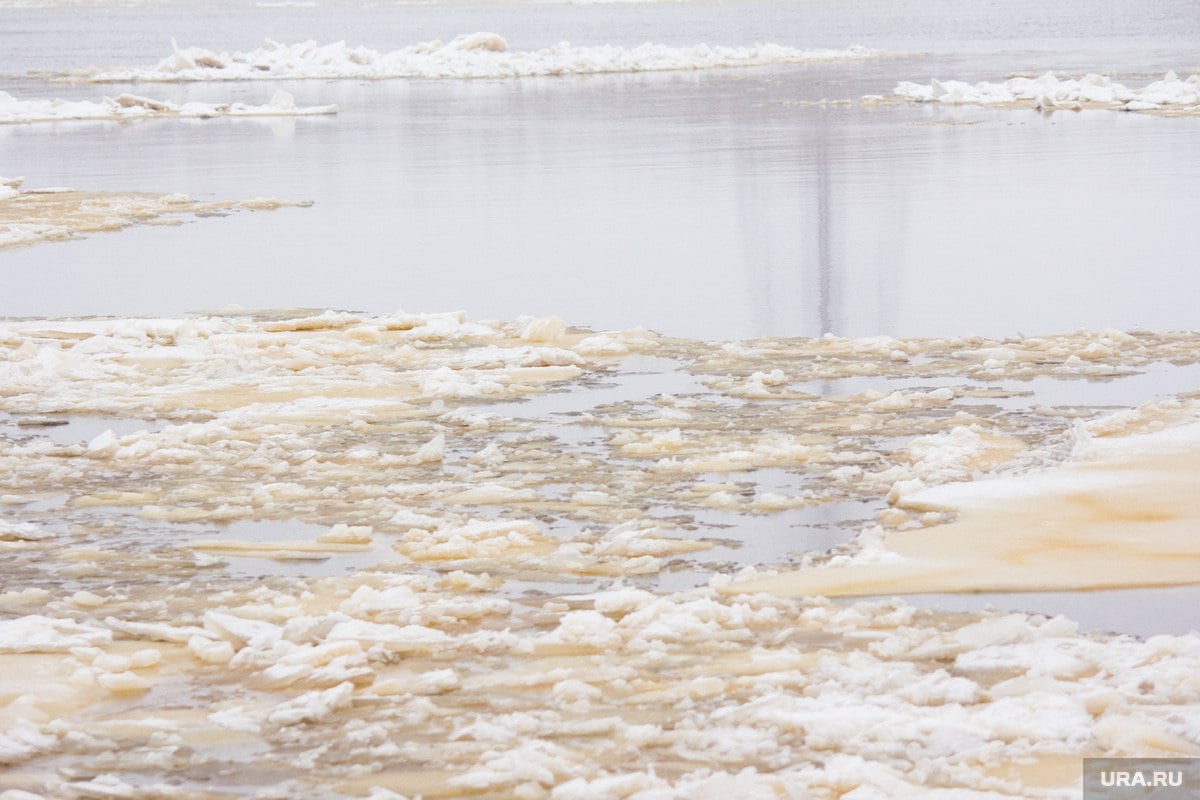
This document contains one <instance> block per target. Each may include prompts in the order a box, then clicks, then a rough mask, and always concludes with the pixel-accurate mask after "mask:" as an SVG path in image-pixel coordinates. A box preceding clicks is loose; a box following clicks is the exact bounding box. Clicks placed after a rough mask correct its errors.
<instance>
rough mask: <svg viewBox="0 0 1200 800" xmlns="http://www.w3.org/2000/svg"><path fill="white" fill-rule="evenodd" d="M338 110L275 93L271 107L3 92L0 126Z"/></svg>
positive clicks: (128, 96)
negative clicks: (44, 96)
mask: <svg viewBox="0 0 1200 800" xmlns="http://www.w3.org/2000/svg"><path fill="white" fill-rule="evenodd" d="M337 111H338V108H337V106H308V107H306V108H301V107H298V106H297V105H296V99H295V98H294V97H293V96H292V95H291V94H290V93H288V92H285V91H283V90H280V91H277V92H275V94H274V96H272V97H271V101H270V102H269V103H266V104H263V105H249V104H247V103H195V102H192V103H171V102H168V101H166V100H154V99H151V98H149V97H141V96H139V95H136V94H119V95H117V96H116V97H103V98H101V99H100V100H99V101H98V102H93V101H91V100H57V99H53V100H42V99H37V100H21V99H18V98H16V97H13V96H12V95H11V94H9V93H8V92H3V91H0V124H3V125H11V124H19V123H27V122H62V121H66V120H128V119H148V118H158V117H187V118H192V119H210V118H212V117H298V116H312V115H321V114H336V113H337Z"/></svg>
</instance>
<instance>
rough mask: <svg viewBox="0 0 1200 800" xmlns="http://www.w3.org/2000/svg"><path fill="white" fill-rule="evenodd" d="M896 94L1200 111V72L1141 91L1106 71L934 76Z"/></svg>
mask: <svg viewBox="0 0 1200 800" xmlns="http://www.w3.org/2000/svg"><path fill="white" fill-rule="evenodd" d="M893 95H894V96H895V97H897V98H900V99H903V100H911V101H915V102H918V103H940V104H943V105H983V106H1006V105H1007V106H1026V107H1033V108H1038V109H1043V110H1053V109H1075V110H1078V109H1084V108H1111V109H1117V110H1121V111H1153V112H1159V113H1196V112H1200V74H1196V75H1191V76H1189V77H1187V78H1180V77H1179V76H1178V75H1177V74H1176V73H1174V72H1168V73H1167V74H1166V75H1164V76H1163V77H1162V78H1161V79H1160V80H1156V81H1153V82H1152V83H1149V84H1147V85H1146V86H1144V87H1142V88H1140V89H1134V88H1130V87H1128V86H1125V85H1124V84H1121V83H1117V82H1116V81H1114V80H1113V79H1112V78H1111V77H1109V76H1107V75H1098V74H1095V73H1088V74H1087V75H1085V76H1083V77H1082V78H1060V77H1058V76H1056V75H1055V74H1054V73H1053V72H1047V73H1045V74H1044V75H1042V76H1040V77H1036V78H1027V77H1016V78H1009V79H1008V80H1006V81H1004V82H1002V83H991V82H988V81H983V82H980V83H966V82H964V81H939V80H934V81H932V82H930V83H928V84H921V83H913V82H910V81H903V82H901V83H899V84H897V86H896V88H895V89H894V90H893Z"/></svg>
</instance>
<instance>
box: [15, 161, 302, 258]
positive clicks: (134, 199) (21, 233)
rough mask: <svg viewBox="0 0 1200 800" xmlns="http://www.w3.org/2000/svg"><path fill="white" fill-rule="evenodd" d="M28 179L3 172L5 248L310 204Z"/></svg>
mask: <svg viewBox="0 0 1200 800" xmlns="http://www.w3.org/2000/svg"><path fill="white" fill-rule="evenodd" d="M22 180H23V179H20V178H15V179H9V178H0V248H5V247H17V246H21V245H30V244H41V243H44V242H53V241H65V240H68V239H73V238H77V237H80V236H83V235H85V234H89V233H99V232H103V231H117V230H121V229H122V228H127V227H129V226H131V225H138V224H142V225H179V224H181V223H182V218H181V217H183V216H184V215H194V214H212V213H220V212H231V211H236V210H239V209H240V210H249V211H267V210H273V209H277V208H285V207H303V206H307V205H310V203H305V202H294V201H289V200H278V199H275V198H267V197H259V198H253V199H249V200H240V201H239V200H215V201H201V200H195V199H193V198H192V197H190V196H188V195H185V194H179V193H174V194H147V193H144V192H137V193H134V192H124V193H122V192H86V191H78V190H75V189H68V188H63V187H56V188H45V189H26V188H22V186H21V184H22Z"/></svg>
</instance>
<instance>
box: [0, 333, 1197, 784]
mask: <svg viewBox="0 0 1200 800" xmlns="http://www.w3.org/2000/svg"><path fill="white" fill-rule="evenodd" d="M1198 362H1200V337H1197V335H1196V334H1192V333H1178V334H1150V333H1135V334H1130V333H1125V332H1121V331H1115V330H1111V331H1100V332H1088V331H1079V332H1076V333H1072V334H1066V335H1058V336H1045V337H1013V338H1004V339H986V338H980V337H963V338H935V339H894V338H889V337H876V338H870V339H846V338H838V337H833V336H826V337H822V338H818V339H782V338H774V339H759V340H752V341H745V342H699V341H693V340H686V339H675V338H670V337H666V336H661V335H658V334H655V333H653V332H650V331H646V330H641V329H633V330H627V331H622V332H609V333H595V332H591V331H585V330H579V329H574V328H571V327H569V326H567V325H565V324H564V323H563V322H562V321H561V320H559V319H557V318H554V317H551V318H541V319H534V318H522V319H517V320H514V321H511V322H499V321H473V320H470V319H468V318H467V317H466V316H465V315H463V314H409V313H402V312H400V313H396V314H392V315H386V316H369V315H361V314H352V313H344V312H302V311H290V312H288V311H279V312H270V313H267V312H261V313H249V312H244V311H238V310H229V311H226V312H222V313H219V314H218V313H213V314H206V315H199V316H196V317H192V318H186V319H89V320H9V321H2V322H0V413H2V414H3V416H2V417H0V509H2V513H0V574H2V575H4V579H3V581H4V583H3V586H2V587H0V669H2V670H3V673H4V675H5V682H4V684H3V687H2V688H0V764H2V765H3V770H4V772H3V774H4V780H5V782H6V786H7V787H9V788H11V789H12V790H13V792H10V794H9V795H8V798H18V797H19V798H28V797H29V796H30V794H21V792H27V793H31V794H32V795H33V796H46V797H133V798H138V797H147V798H149V797H155V798H159V797H214V798H215V797H260V798H276V797H278V798H283V797H311V796H327V797H373V798H376V800H383V798H396V797H414V796H424V797H472V796H490V797H497V796H505V797H519V798H557V799H558V800H573V799H576V798H588V799H589V800H590V799H591V798H640V800H658V799H660V798H704V797H785V798H801V797H811V798H855V799H856V800H863V799H864V798H884V797H887V798H895V797H914V798H916V797H920V798H930V797H933V798H937V797H944V798H992V799H995V798H1068V797H1078V795H1079V758H1080V757H1081V756H1084V755H1132V754H1138V755H1146V754H1148V753H1157V754H1163V755H1196V754H1200V736H1198V732H1200V635H1198V634H1196V633H1191V634H1185V635H1158V636H1153V637H1150V638H1148V639H1146V640H1144V641H1142V640H1138V639H1135V638H1132V637H1129V636H1120V635H1115V634H1099V633H1098V634H1085V633H1082V632H1081V631H1080V630H1079V629H1078V627H1077V625H1076V624H1075V623H1073V622H1071V621H1069V620H1067V619H1064V618H1061V617H1056V618H1047V617H1045V616H1039V615H1032V614H1024V613H998V612H989V613H981V614H976V613H971V614H966V613H954V612H948V611H938V610H928V609H926V610H921V609H918V608H916V607H914V606H911V605H909V604H907V603H905V602H904V601H903V600H896V599H887V598H890V596H891V595H892V594H894V593H897V592H900V593H903V592H904V591H906V586H905V584H904V581H905V580H906V579H907V573H906V572H905V568H906V565H907V566H914V565H915V567H916V568H919V569H922V570H925V571H926V572H927V573H929V574H935V575H936V574H945V575H949V576H954V575H957V574H961V573H962V572H963V570H964V563H963V562H961V561H959V560H956V559H955V558H954V556H955V554H956V553H957V552H958V551H960V550H962V549H965V548H967V547H971V548H974V546H975V545H980V547H978V548H977V550H978V552H977V555H976V556H975V557H974V559H973V560H972V561H970V562H969V563H968V564H966V568H967V569H968V570H969V571H974V572H975V573H977V574H988V573H989V571H991V570H993V569H997V568H1000V567H1002V566H1003V564H1004V562H1005V559H1006V558H1008V557H1010V554H1008V553H1007V551H1006V550H1004V548H1003V547H1000V548H993V547H991V546H990V544H992V542H991V541H989V539H996V538H997V537H999V536H1001V535H1002V534H1001V533H1000V532H998V531H997V530H996V529H995V528H988V527H987V526H986V525H983V524H982V523H981V520H986V519H989V518H992V516H991V515H994V514H995V513H996V512H995V509H990V507H989V505H988V502H990V501H989V500H988V498H993V499H994V498H996V497H1000V498H1003V497H1014V496H1019V497H1021V498H1023V500H1024V501H1028V502H1032V501H1033V500H1040V501H1044V502H1045V503H1046V505H1045V506H1044V507H1043V509H1042V510H1043V511H1046V510H1049V511H1050V512H1051V516H1050V517H1048V519H1050V520H1051V521H1053V520H1055V519H1057V518H1056V517H1055V516H1053V515H1054V514H1059V515H1060V516H1061V517H1062V519H1063V526H1062V528H1061V530H1060V531H1059V535H1058V536H1056V537H1050V538H1051V539H1052V540H1053V541H1046V542H1040V543H1039V542H1038V541H1036V540H1033V541H1029V542H1025V543H1024V544H1025V545H1026V546H1025V547H1024V548H1023V551H1022V552H1023V554H1024V555H1023V557H1028V558H1033V559H1035V560H1036V558H1037V555H1038V548H1039V547H1042V546H1044V547H1047V548H1050V549H1053V547H1055V546H1065V545H1069V543H1070V541H1072V537H1081V538H1078V539H1076V541H1077V543H1078V547H1077V550H1078V551H1080V552H1085V553H1086V552H1087V550H1088V548H1089V547H1091V545H1090V544H1089V543H1088V542H1089V540H1088V539H1087V536H1089V535H1092V534H1094V533H1095V528H1094V526H1093V525H1091V524H1090V523H1089V522H1088V521H1087V520H1083V521H1081V520H1079V519H1078V518H1077V517H1076V516H1073V514H1074V510H1073V504H1074V503H1076V502H1077V501H1078V500H1079V498H1087V497H1091V496H1095V495H1097V494H1101V495H1103V494H1104V493H1106V492H1108V491H1109V490H1110V488H1111V485H1112V481H1111V474H1112V471H1113V470H1124V471H1125V475H1124V476H1123V477H1122V481H1123V482H1124V479H1125V477H1127V476H1128V475H1141V476H1143V477H1144V478H1146V479H1147V482H1149V483H1154V482H1155V481H1156V480H1158V479H1159V478H1160V477H1161V475H1160V473H1158V472H1155V471H1154V469H1155V465H1154V464H1146V463H1145V462H1144V461H1143V457H1144V454H1146V453H1148V452H1149V453H1164V452H1165V453H1167V454H1168V456H1167V457H1168V458H1170V459H1179V460H1181V461H1180V462H1179V463H1183V462H1184V461H1186V460H1188V459H1192V460H1194V459H1196V458H1197V457H1198V451H1200V436H1197V435H1196V433H1195V431H1196V427H1195V426H1196V420H1197V419H1200V408H1198V407H1197V401H1196V399H1195V398H1191V397H1187V396H1181V397H1177V398H1164V399H1159V400H1157V401H1155V402H1153V403H1149V404H1147V405H1144V406H1142V407H1138V408H1129V409H1126V410H1122V411H1116V412H1114V411H1113V410H1112V408H1111V407H1109V408H1098V407H1095V406H1091V405H1084V404H1075V405H1066V404H1062V403H1061V402H1060V403H1056V404H1045V403H1043V402H1042V401H1040V400H1039V399H1038V398H1037V397H1036V396H1031V394H1030V390H1029V388H1028V387H1029V386H1030V385H1032V384H1031V382H1033V383H1036V382H1038V381H1046V380H1053V381H1059V382H1063V383H1065V384H1075V383H1079V384H1084V385H1086V386H1087V387H1089V391H1091V392H1097V393H1101V394H1102V392H1103V390H1104V387H1106V386H1109V385H1114V384H1119V383H1120V382H1121V381H1125V380H1132V379H1135V378H1136V376H1137V375H1138V374H1139V373H1140V372H1141V371H1143V370H1146V369H1149V368H1152V367H1154V366H1155V365H1161V364H1165V363H1170V364H1173V365H1176V366H1179V367H1182V366H1183V365H1189V364H1196V363H1198ZM613 387H616V388H617V389H619V391H618V392H617V393H616V394H617V395H618V396H614V393H613V392H612V391H611V389H613ZM639 387H640V388H639ZM830 387H838V388H837V389H836V390H834V391H830ZM1164 448H1165V449H1164ZM1186 474H1195V473H1194V471H1192V472H1189V473H1186ZM996 476H1000V477H996ZM1173 491H1177V489H1173ZM1193 494H1194V493H1193ZM1143 501H1147V498H1139V497H1138V496H1136V495H1132V496H1130V495H1114V496H1112V497H1111V498H1110V505H1111V506H1113V507H1112V508H1110V509H1107V510H1105V509H1101V512H1100V516H1099V519H1101V520H1108V521H1110V522H1111V521H1112V520H1121V519H1126V520H1132V521H1139V522H1140V524H1143V525H1144V526H1145V527H1144V528H1143V529H1142V530H1141V532H1140V534H1139V535H1140V536H1142V537H1143V538H1144V539H1146V540H1148V541H1151V542H1153V541H1156V539H1155V537H1158V536H1160V535H1161V536H1163V537H1164V538H1163V540H1162V541H1163V542H1164V543H1165V544H1164V546H1166V547H1169V548H1174V549H1173V550H1172V552H1171V555H1170V558H1171V559H1173V560H1174V561H1177V562H1181V563H1183V564H1185V565H1187V569H1186V570H1180V572H1179V573H1178V574H1176V576H1175V577H1174V580H1175V581H1177V582H1181V583H1183V582H1193V583H1194V582H1195V580H1196V579H1195V575H1197V574H1200V570H1197V569H1196V566H1197V564H1198V563H1200V553H1197V551H1196V546H1195V542H1194V541H1192V542H1190V543H1187V542H1184V543H1182V544H1181V543H1179V542H1177V541H1175V540H1174V539H1173V538H1172V536H1173V533H1172V530H1173V529H1172V527H1171V525H1169V524H1168V525H1165V526H1162V527H1158V526H1155V525H1154V524H1153V522H1154V521H1153V519H1152V515H1147V514H1146V513H1145V512H1146V511H1147V509H1145V508H1143V507H1141V506H1139V505H1138V504H1139V503H1140V502H1143ZM1148 502H1151V503H1154V502H1157V500H1156V498H1155V497H1154V496H1153V495H1152V496H1151V497H1150V498H1149V499H1148ZM834 503H842V504H851V505H853V506H855V507H856V508H858V509H859V510H858V511H857V512H854V514H851V515H850V516H849V518H848V519H849V520H850V521H851V522H852V524H848V525H839V526H835V529H834V530H833V531H832V533H833V534H835V535H836V536H837V537H838V539H839V542H838V543H836V544H834V545H832V546H825V547H813V546H811V544H810V542H809V540H808V539H806V538H805V536H806V532H805V530H804V527H803V526H800V527H797V525H796V516H795V515H801V516H802V515H803V514H804V513H805V512H806V510H808V509H813V508H821V507H829V506H830V504H834ZM989 509H990V510H989ZM1196 513H1197V509H1196V508H1195V505H1194V503H1192V502H1191V501H1187V500H1181V501H1180V502H1179V503H1178V505H1177V506H1172V508H1171V515H1170V516H1172V518H1178V519H1181V520H1186V521H1188V522H1190V523H1191V524H1193V526H1194V523H1195V519H1196ZM1093 522H1094V521H1093ZM764 523H765V524H766V525H767V526H768V529H769V530H770V531H771V534H770V536H769V537H768V538H770V539H771V540H773V541H774V542H776V543H778V544H779V548H778V549H777V550H776V551H764V550H763V549H762V548H761V542H756V541H755V539H754V537H753V536H751V535H749V534H746V533H744V531H745V530H755V529H758V530H761V529H762V525H763V524H764ZM939 532H942V533H945V532H950V534H951V535H949V536H944V537H943V539H942V542H941V544H939V546H938V547H935V548H933V549H932V550H928V549H921V548H920V547H917V548H915V549H914V548H912V547H910V546H909V545H908V544H907V542H908V541H909V537H917V540H918V541H920V540H922V537H928V536H934V535H939ZM826 533H829V531H826ZM943 547H944V548H946V549H948V551H949V554H948V555H947V553H945V552H942V548H943ZM1161 557H1162V554H1161V553H1160V552H1159V551H1158V550H1156V549H1155V548H1154V547H1147V548H1145V549H1144V553H1143V556H1142V558H1143V560H1142V561H1141V562H1139V561H1138V560H1137V558H1138V556H1137V554H1128V553H1122V555H1121V563H1122V565H1123V566H1124V568H1125V571H1126V573H1128V574H1129V575H1132V576H1135V579H1136V576H1139V575H1140V576H1143V578H1144V580H1145V581H1146V582H1148V583H1149V582H1153V579H1154V576H1155V575H1156V574H1157V569H1158V567H1159V566H1161V563H1162V562H1161ZM947 558H948V560H947ZM939 559H942V560H939ZM876 568H883V569H884V570H885V571H883V572H880V573H878V574H873V575H872V576H871V580H872V583H871V585H870V586H867V587H861V586H860V587H858V588H857V589H856V590H852V591H846V592H844V593H845V594H849V595H858V596H867V597H866V598H865V599H864V598H863V597H859V599H848V600H843V601H833V600H830V599H825V598H822V597H819V596H813V595H812V594H810V593H809V592H808V591H807V590H800V591H798V590H796V587H797V586H803V583H802V581H803V580H807V579H808V578H807V577H805V576H813V575H815V576H820V577H821V578H822V579H825V578H830V579H834V578H836V576H837V575H839V574H841V575H845V576H851V577H856V576H857V577H861V576H862V574H863V573H862V572H861V570H864V569H876ZM1095 568H1096V565H1095V564H1093V563H1091V562H1089V561H1088V560H1087V559H1078V560H1073V561H1067V562H1065V563H1064V562H1062V561H1059V569H1058V570H1057V571H1054V572H1049V571H1047V572H1037V571H1036V570H1035V573H1034V574H1036V575H1038V576H1040V577H1041V578H1043V579H1044V580H1045V581H1046V585H1058V584H1056V583H1054V582H1055V581H1061V580H1063V576H1068V577H1069V576H1073V577H1074V579H1075V580H1077V581H1079V582H1080V584H1079V585H1087V581H1088V579H1089V576H1092V575H1094V574H1096V573H1094V572H1093V570H1094V569H1095ZM892 569H897V570H898V571H894V572H888V571H887V570H892ZM939 570H941V571H942V572H941V573H939ZM773 581H774V582H777V583H772V582H773ZM797 581H800V583H797ZM848 582H849V579H847V583H848ZM943 588H944V589H945V590H947V591H956V590H959V589H966V590H970V589H971V587H970V586H969V585H968V586H957V587H956V586H954V585H952V583H950V584H947V585H946V586H944V587H943ZM871 595H882V597H881V598H872V597H870V596H871ZM6 800H7V798H6Z"/></svg>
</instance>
